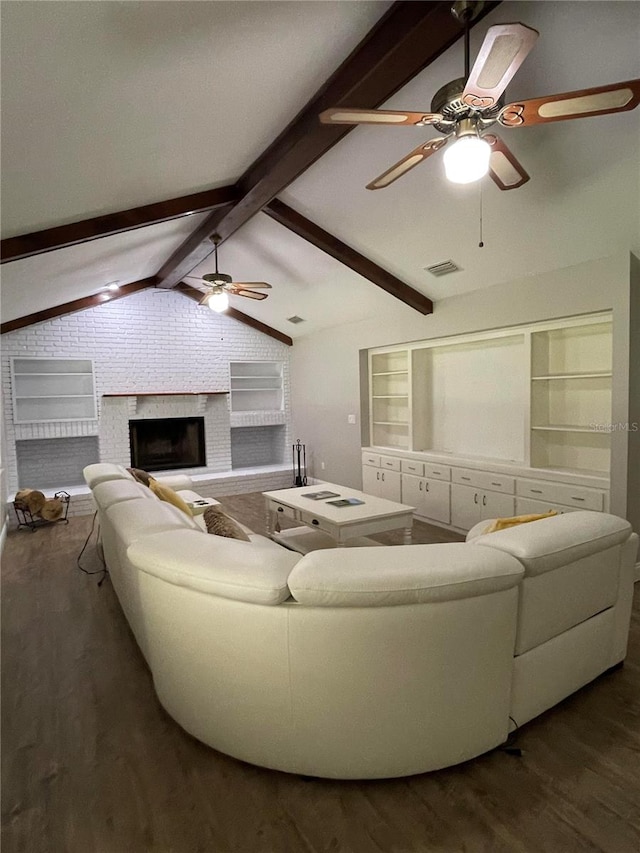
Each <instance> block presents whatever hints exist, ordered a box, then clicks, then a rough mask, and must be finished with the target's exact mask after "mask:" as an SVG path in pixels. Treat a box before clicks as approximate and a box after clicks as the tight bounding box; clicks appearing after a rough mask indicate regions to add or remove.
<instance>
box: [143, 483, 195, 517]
mask: <svg viewBox="0 0 640 853" xmlns="http://www.w3.org/2000/svg"><path fill="white" fill-rule="evenodd" d="M149 488H150V489H151V491H152V492H153V494H154V495H155V496H156V497H158V498H160V500H161V501H166V502H167V503H170V504H173V505H174V506H177V507H178V509H181V510H182V512H184V513H186V514H187V515H193V513H192V512H191V510H190V509H189V507H188V505H187V504H186V503H185V502H184V501H183V500H182V498H181V497H180V495H179V494H178V493H177V492H175V491H174V490H173V489H172V488H171V487H170V486H165V484H164V483H159V482H158V481H157V480H154V478H153V477H150V478H149Z"/></svg>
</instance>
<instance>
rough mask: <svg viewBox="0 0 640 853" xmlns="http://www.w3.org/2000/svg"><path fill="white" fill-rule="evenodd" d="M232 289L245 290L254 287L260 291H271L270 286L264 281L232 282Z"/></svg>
mask: <svg viewBox="0 0 640 853" xmlns="http://www.w3.org/2000/svg"><path fill="white" fill-rule="evenodd" d="M233 287H241V288H243V289H246V288H247V287H255V288H260V289H262V290H271V285H270V284H267V282H266V281H234V282H233Z"/></svg>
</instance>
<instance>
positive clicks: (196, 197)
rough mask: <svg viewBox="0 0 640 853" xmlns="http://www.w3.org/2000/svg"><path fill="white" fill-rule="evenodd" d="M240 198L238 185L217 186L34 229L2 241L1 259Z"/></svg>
mask: <svg viewBox="0 0 640 853" xmlns="http://www.w3.org/2000/svg"><path fill="white" fill-rule="evenodd" d="M238 198H239V191H238V189H237V188H236V187H235V186H227V187H218V188H217V189H213V190H203V191H202V192H198V193H192V194H191V195H185V196H181V197H180V198H172V199H168V200H167V201H158V202H155V203H153V204H145V205H143V206H142V207H132V208H130V209H129V210H121V211H119V212H118V213H107V214H105V215H104V216H94V217H93V218H92V219H83V220H81V221H80V222H71V223H69V224H67V225H57V226H56V227H55V228H46V229H44V230H43V231H34V232H33V233H31V234H21V235H20V236H18V237H8V238H7V239H5V240H3V241H2V245H1V247H0V251H1V254H2V257H1V259H0V262H1V263H3V264H6V263H8V262H9V261H18V260H20V259H21V258H30V257H32V256H33V255H40V254H42V253H43V252H51V251H53V250H54V249H63V248H65V247H66V246H75V245H77V244H78V243H86V242H88V241H89V240H97V239H99V238H100V237H110V236H112V235H113V234H120V233H121V232H123V231H133V230H134V229H136V228H145V227H146V226H148V225H156V224H157V223H159V222H166V221H167V220H169V219H179V218H181V217H182V216H190V215H191V214H193V213H204V212H205V211H207V210H212V209H213V208H217V207H220V205H223V204H229V202H234V201H236V200H237V199H238Z"/></svg>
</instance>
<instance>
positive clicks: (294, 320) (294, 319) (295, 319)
mask: <svg viewBox="0 0 640 853" xmlns="http://www.w3.org/2000/svg"><path fill="white" fill-rule="evenodd" d="M287 320H288V321H289V322H290V323H304V317H298V315H297V314H294V315H293V317H287Z"/></svg>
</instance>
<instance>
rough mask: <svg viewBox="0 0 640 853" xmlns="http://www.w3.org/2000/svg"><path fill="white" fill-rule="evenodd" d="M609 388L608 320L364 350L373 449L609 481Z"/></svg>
mask: <svg viewBox="0 0 640 853" xmlns="http://www.w3.org/2000/svg"><path fill="white" fill-rule="evenodd" d="M611 386H612V323H611V315H610V314H609V313H601V314H597V315H589V316H585V317H575V318H569V319H566V320H558V321H550V322H548V323H538V324H532V325H528V326H521V327H516V328H511V329H501V330H499V331H494V332H483V333H478V334H474V335H464V336H458V337H455V338H447V339H438V340H431V341H418V342H415V343H411V344H406V345H404V346H402V347H399V348H393V347H385V348H381V349H376V350H370V352H369V414H370V430H369V436H370V443H371V446H372V447H379V448H381V449H384V448H388V449H393V450H407V451H410V452H415V453H438V454H442V455H443V456H447V455H448V456H449V457H450V459H451V461H452V462H453V461H455V459H456V457H457V458H473V459H476V460H483V459H484V460H486V461H487V463H488V464H491V463H492V462H500V463H505V464H512V465H519V466H528V467H531V468H533V469H546V470H549V471H561V472H564V473H569V474H571V473H575V474H578V475H592V476H595V477H607V476H608V473H609V469H610V458H609V457H610V445H611V427H610V424H611V420H612V418H611V396H612V395H611Z"/></svg>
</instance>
